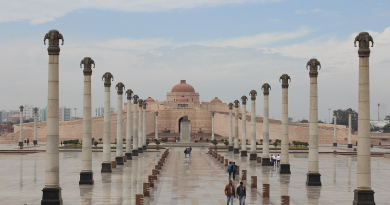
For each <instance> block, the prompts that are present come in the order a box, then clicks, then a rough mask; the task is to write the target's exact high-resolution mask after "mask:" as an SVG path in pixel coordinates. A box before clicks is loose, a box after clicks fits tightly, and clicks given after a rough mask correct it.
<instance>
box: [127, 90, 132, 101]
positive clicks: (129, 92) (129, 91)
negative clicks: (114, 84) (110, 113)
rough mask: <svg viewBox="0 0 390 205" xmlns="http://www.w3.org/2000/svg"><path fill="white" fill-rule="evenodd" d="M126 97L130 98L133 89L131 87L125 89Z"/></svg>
mask: <svg viewBox="0 0 390 205" xmlns="http://www.w3.org/2000/svg"><path fill="white" fill-rule="evenodd" d="M126 95H127V99H128V100H131V96H132V95H133V91H132V90H131V89H127V90H126Z"/></svg>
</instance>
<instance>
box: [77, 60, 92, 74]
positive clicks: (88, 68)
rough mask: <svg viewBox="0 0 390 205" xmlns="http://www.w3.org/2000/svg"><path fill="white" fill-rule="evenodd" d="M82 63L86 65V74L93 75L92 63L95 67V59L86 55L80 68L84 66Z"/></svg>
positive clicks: (84, 71)
mask: <svg viewBox="0 0 390 205" xmlns="http://www.w3.org/2000/svg"><path fill="white" fill-rule="evenodd" d="M81 65H84V70H83V73H84V75H92V65H93V68H95V61H94V60H92V58H90V57H85V58H84V59H83V60H81V62H80V68H82V66H81Z"/></svg>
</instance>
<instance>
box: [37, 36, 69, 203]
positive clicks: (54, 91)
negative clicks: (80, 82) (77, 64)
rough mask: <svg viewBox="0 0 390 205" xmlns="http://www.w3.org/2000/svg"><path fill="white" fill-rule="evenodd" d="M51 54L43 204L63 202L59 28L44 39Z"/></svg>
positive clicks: (60, 37) (61, 37)
mask: <svg viewBox="0 0 390 205" xmlns="http://www.w3.org/2000/svg"><path fill="white" fill-rule="evenodd" d="M46 39H48V40H49V46H48V48H47V51H48V54H49V71H48V72H49V73H48V86H47V87H48V92H47V130H46V168H45V187H44V188H43V190H42V192H43V194H42V201H41V204H42V205H46V204H62V197H61V187H60V172H59V171H60V159H59V153H58V151H59V146H58V145H59V120H58V115H59V113H58V110H59V107H60V105H59V55H60V46H59V43H60V39H61V40H62V44H64V38H63V36H62V35H61V34H60V32H58V31H57V30H50V31H49V33H47V34H46V35H45V37H44V39H43V42H44V43H45V44H46V42H45V41H46Z"/></svg>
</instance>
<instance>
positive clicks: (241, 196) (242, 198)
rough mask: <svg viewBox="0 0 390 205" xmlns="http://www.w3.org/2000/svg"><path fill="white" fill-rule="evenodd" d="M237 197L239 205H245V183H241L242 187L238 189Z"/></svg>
mask: <svg viewBox="0 0 390 205" xmlns="http://www.w3.org/2000/svg"><path fill="white" fill-rule="evenodd" d="M236 195H237V199H238V200H239V204H240V205H245V198H246V189H245V186H244V183H243V182H240V186H238V187H237V191H236Z"/></svg>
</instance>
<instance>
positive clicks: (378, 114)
mask: <svg viewBox="0 0 390 205" xmlns="http://www.w3.org/2000/svg"><path fill="white" fill-rule="evenodd" d="M380 105H381V104H380V103H378V122H379V106H380Z"/></svg>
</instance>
